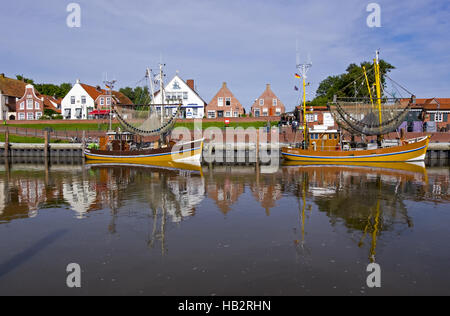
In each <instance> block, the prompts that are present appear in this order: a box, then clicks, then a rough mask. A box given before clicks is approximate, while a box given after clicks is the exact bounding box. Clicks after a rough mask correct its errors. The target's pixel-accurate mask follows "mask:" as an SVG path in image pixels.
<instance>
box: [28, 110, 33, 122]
mask: <svg viewBox="0 0 450 316" xmlns="http://www.w3.org/2000/svg"><path fill="white" fill-rule="evenodd" d="M32 120H34V113H33V112H27V121H32Z"/></svg>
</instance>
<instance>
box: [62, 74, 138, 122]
mask: <svg viewBox="0 0 450 316" xmlns="http://www.w3.org/2000/svg"><path fill="white" fill-rule="evenodd" d="M118 104H123V105H131V104H132V102H131V100H130V99H129V98H128V97H126V96H125V95H124V94H122V93H120V92H118V91H112V93H111V94H110V93H109V91H108V90H105V89H102V88H101V87H100V86H96V87H94V86H90V85H87V84H84V83H81V82H80V80H77V81H76V83H75V85H74V86H73V87H72V89H71V90H70V91H69V93H67V95H66V96H65V97H64V98H63V100H62V101H61V114H62V115H63V118H64V119H66V120H70V119H72V120H82V119H90V118H94V117H96V116H99V115H108V114H109V111H110V107H111V106H114V105H118Z"/></svg>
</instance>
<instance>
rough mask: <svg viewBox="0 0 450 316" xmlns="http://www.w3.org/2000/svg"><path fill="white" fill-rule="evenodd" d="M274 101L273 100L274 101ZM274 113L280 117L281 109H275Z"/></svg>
mask: <svg viewBox="0 0 450 316" xmlns="http://www.w3.org/2000/svg"><path fill="white" fill-rule="evenodd" d="M274 100H275V99H274ZM275 113H276V115H281V109H280V108H277V109H276V110H275Z"/></svg>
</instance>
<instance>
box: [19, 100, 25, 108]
mask: <svg viewBox="0 0 450 316" xmlns="http://www.w3.org/2000/svg"><path fill="white" fill-rule="evenodd" d="M20 109H21V110H24V109H25V102H24V101H22V102H20Z"/></svg>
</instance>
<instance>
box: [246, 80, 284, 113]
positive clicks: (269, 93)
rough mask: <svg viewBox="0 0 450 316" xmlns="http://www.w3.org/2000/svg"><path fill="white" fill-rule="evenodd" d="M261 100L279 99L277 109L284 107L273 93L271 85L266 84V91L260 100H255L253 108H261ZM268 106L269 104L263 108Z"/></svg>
mask: <svg viewBox="0 0 450 316" xmlns="http://www.w3.org/2000/svg"><path fill="white" fill-rule="evenodd" d="M260 99H277V100H278V101H279V103H278V104H277V107H284V104H283V102H281V100H280V98H279V97H277V95H276V94H275V93H274V92H273V91H272V89H271V87H270V84H266V90H264V92H263V93H262V94H261V95H260V96H259V97H258V99H256V100H255V102H254V103H253V105H252V108H253V107H254V106H259V100H260ZM266 106H268V105H267V104H264V105H263V107H266Z"/></svg>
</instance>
